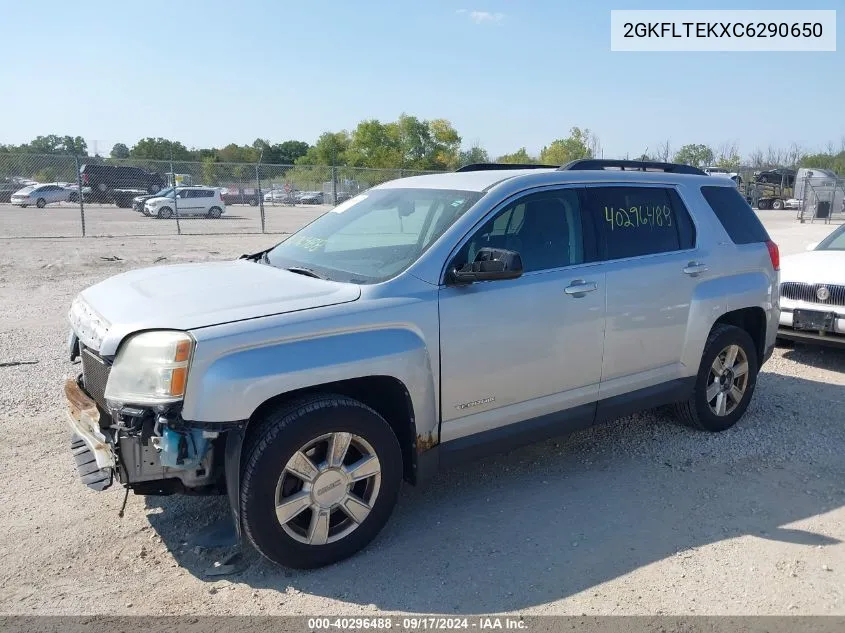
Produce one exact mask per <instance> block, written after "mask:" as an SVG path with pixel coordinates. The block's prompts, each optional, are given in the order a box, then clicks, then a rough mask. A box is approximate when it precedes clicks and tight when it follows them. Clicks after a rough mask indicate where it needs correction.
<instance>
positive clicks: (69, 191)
mask: <svg viewBox="0 0 845 633" xmlns="http://www.w3.org/2000/svg"><path fill="white" fill-rule="evenodd" d="M78 200H79V192H78V191H77V190H76V189H75V188H70V187H63V186H62V185H59V184H55V185H31V186H27V187H24V188H23V189H20V190H18V191H16V192H15V193H13V194H12V197H11V203H12V204H13V205H15V206H18V207H24V208H26V207H29V206H33V207H38V208H39V209H43V208H44V207H46V206H47V205H48V204H53V203H55V202H77V201H78Z"/></svg>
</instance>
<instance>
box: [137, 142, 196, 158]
mask: <svg viewBox="0 0 845 633" xmlns="http://www.w3.org/2000/svg"><path fill="white" fill-rule="evenodd" d="M129 155H130V156H131V157H132V158H145V159H147V160H170V159H171V158H172V159H173V160H179V161H188V160H192V159H193V158H194V156H193V154H192V153H191V152H190V151H189V150H188V148H187V147H185V146H184V145H182V143H180V142H179V141H169V140H167V139H164V138H142V139H141V140H140V141H138V142H137V143H135V145H133V146H132V149H131V150H129Z"/></svg>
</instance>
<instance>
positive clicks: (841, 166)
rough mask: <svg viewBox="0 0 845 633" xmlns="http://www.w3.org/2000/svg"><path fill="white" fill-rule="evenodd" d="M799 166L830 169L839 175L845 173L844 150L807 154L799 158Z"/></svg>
mask: <svg viewBox="0 0 845 633" xmlns="http://www.w3.org/2000/svg"><path fill="white" fill-rule="evenodd" d="M799 164H800V166H801V167H811V168H815V169H830V170H832V171H834V172H836V173H837V174H839V175H840V176H842V175H845V150H843V151H841V152H839V153H838V154H834V153H833V152H821V153H818V154H808V155H807V156H804V157H803V158H802V159H801V162H800V163H799Z"/></svg>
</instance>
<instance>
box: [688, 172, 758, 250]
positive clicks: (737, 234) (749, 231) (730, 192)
mask: <svg viewBox="0 0 845 633" xmlns="http://www.w3.org/2000/svg"><path fill="white" fill-rule="evenodd" d="M701 195H703V196H704V199H705V200H707V204H709V205H710V208H711V209H713V213H715V214H716V217H717V218H719V222H721V223H722V226H723V227H725V231H727V233H728V235H729V236H730V238H731V240H732V241H733V243H734V244H752V243H754V242H767V241H768V240H769V234H768V233H767V232H766V229H765V228H764V227H763V223H762V222H760V220H759V219H758V218H757V216H756V215H755V214H754V211H752V210H751V205H749V204H748V202H747V201H746V200H745V198H743V197H742V196H741V195H740V193H739V191H737V190H736V189H735V188H734V187H711V186H707V187H702V188H701Z"/></svg>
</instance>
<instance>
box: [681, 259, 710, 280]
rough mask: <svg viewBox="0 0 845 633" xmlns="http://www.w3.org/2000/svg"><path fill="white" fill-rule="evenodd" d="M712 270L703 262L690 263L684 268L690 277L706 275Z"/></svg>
mask: <svg viewBox="0 0 845 633" xmlns="http://www.w3.org/2000/svg"><path fill="white" fill-rule="evenodd" d="M708 270H710V268H709V267H708V266H706V265H704V264H702V263H701V262H690V263H688V264H687V265H686V266H685V267H684V274H685V275H689V276H690V277H695V276H697V275H700V274H701V273H706V272H707V271H708Z"/></svg>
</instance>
